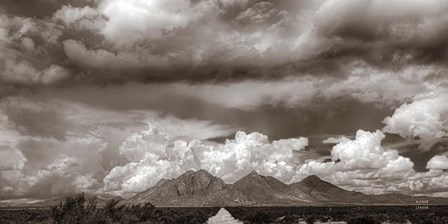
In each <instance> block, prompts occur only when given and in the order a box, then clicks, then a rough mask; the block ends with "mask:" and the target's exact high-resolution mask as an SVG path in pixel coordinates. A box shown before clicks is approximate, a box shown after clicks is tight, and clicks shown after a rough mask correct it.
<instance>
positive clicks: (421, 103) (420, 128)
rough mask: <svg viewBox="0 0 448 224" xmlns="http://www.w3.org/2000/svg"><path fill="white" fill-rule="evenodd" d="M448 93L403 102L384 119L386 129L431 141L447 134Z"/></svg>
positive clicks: (408, 136) (403, 135)
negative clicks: (408, 102) (407, 102)
mask: <svg viewBox="0 0 448 224" xmlns="http://www.w3.org/2000/svg"><path fill="white" fill-rule="evenodd" d="M447 102H448V95H447V94H446V93H443V94H440V95H432V96H431V95H430V96H428V97H425V98H422V99H419V98H417V99H415V100H414V102H412V103H410V104H403V105H402V106H400V107H399V108H398V109H397V110H396V111H395V113H394V114H393V115H392V116H390V117H387V118H385V119H384V123H385V124H386V127H385V128H384V131H386V132H389V133H394V134H399V135H400V136H402V137H404V138H415V137H418V138H421V139H423V140H425V141H431V140H435V139H438V138H443V137H446V136H447V133H448V123H447V120H448V103H447Z"/></svg>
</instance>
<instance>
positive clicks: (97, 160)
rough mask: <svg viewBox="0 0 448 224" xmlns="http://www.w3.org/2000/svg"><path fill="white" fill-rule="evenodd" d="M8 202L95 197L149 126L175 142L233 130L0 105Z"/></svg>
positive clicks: (150, 116)
mask: <svg viewBox="0 0 448 224" xmlns="http://www.w3.org/2000/svg"><path fill="white" fill-rule="evenodd" d="M0 115H1V117H2V120H0V121H1V122H2V129H0V131H1V133H2V136H1V137H0V155H1V156H0V189H2V192H1V196H2V197H11V196H34V197H45V196H46V197H50V196H53V195H64V194H69V193H75V192H82V191H86V192H95V191H96V190H97V189H99V188H101V187H102V186H103V181H102V180H103V178H104V177H105V176H106V175H108V173H109V171H110V169H112V168H113V167H115V166H116V165H117V164H119V163H122V162H126V160H127V157H125V156H121V155H120V153H119V146H120V145H121V144H122V141H124V140H125V139H127V138H128V137H129V136H132V134H133V133H134V132H136V131H138V130H140V129H141V128H143V127H146V125H147V124H148V123H150V124H152V125H157V126H160V127H163V128H164V130H165V131H166V133H167V135H168V136H171V138H173V139H185V140H190V139H200V140H205V139H209V138H216V137H222V136H228V135H230V134H231V133H233V130H232V129H231V128H228V127H227V126H224V125H218V124H213V123H212V122H209V121H198V120H181V119H178V118H175V117H170V116H164V117H162V116H160V115H158V114H157V113H156V112H153V111H127V112H126V113H123V112H120V111H110V110H104V109H101V108H95V107H89V106H87V105H83V104H77V103H73V102H67V101H61V100H49V99H46V100H42V99H38V98H32V97H30V98H28V97H27V98H25V97H10V98H7V99H4V100H3V101H2V103H1V104H0Z"/></svg>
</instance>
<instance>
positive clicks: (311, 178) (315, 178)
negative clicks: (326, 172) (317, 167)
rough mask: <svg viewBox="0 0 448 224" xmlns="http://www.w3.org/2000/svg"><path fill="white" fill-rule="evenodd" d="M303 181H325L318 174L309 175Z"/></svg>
mask: <svg viewBox="0 0 448 224" xmlns="http://www.w3.org/2000/svg"><path fill="white" fill-rule="evenodd" d="M302 181H303V182H320V181H323V180H322V179H320V178H319V177H318V176H316V175H309V176H307V177H305V178H304V179H303V180H302Z"/></svg>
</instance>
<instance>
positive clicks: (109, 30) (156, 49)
mask: <svg viewBox="0 0 448 224" xmlns="http://www.w3.org/2000/svg"><path fill="white" fill-rule="evenodd" d="M25 2H26V3H27V4H25ZM29 4H32V5H31V6H30V5H29ZM0 7H1V8H2V9H3V11H4V12H5V13H6V14H8V16H6V15H4V17H3V18H2V20H3V21H2V24H1V25H2V26H1V27H2V28H3V30H4V32H2V34H3V36H2V41H1V42H2V50H3V52H4V53H3V58H2V59H1V63H2V64H5V65H3V67H5V68H4V70H5V71H4V72H3V73H11V72H14V73H16V74H18V75H17V76H20V77H15V78H10V77H9V76H8V75H4V74H3V75H2V80H3V82H5V83H13V84H25V85H36V84H37V85H42V84H45V85H47V84H52V83H57V82H61V81H65V83H66V84H70V83H73V82H81V83H83V82H94V83H116V82H126V81H141V82H160V81H164V82H169V81H178V80H189V81H196V82H200V81H210V80H215V81H218V82H220V81H232V80H234V81H235V80H240V79H271V80H272V79H278V78H279V77H285V76H298V75H303V74H313V75H319V76H322V75H324V76H328V75H333V76H339V77H341V76H343V77H345V76H346V75H347V71H349V70H351V69H353V65H352V63H351V62H358V61H362V62H364V63H367V64H368V65H369V66H374V67H378V68H381V69H387V70H391V69H393V70H397V69H398V70H400V69H402V68H405V67H406V66H409V64H419V65H422V64H425V65H435V66H444V65H443V63H442V62H443V61H444V60H446V52H447V44H448V41H447V40H446V38H443V37H445V36H447V34H448V28H446V27H448V26H447V24H448V17H447V16H446V13H445V12H446V11H447V10H448V5H447V4H446V3H445V2H443V1H435V0H434V1H429V2H425V3H422V2H419V1H416V2H414V3H412V4H411V3H407V2H404V1H399V0H395V1H390V2H384V1H351V2H343V3H336V1H330V0H328V1H292V0H283V1H249V0H247V1H230V0H216V1H191V2H190V1H183V0H179V1H177V2H164V1H151V2H146V1H138V0H133V1H116V0H102V1H81V0H79V1H75V0H73V1H51V0H39V1H33V2H32V3H28V1H3V2H2V4H1V5H0ZM137 9H138V10H137ZM11 66H13V67H23V68H22V69H20V72H17V71H8V70H7V69H6V68H8V67H11ZM16 70H18V69H16ZM56 73H57V75H56ZM33 74H34V75H33ZM36 74H38V75H36ZM61 74H63V75H61Z"/></svg>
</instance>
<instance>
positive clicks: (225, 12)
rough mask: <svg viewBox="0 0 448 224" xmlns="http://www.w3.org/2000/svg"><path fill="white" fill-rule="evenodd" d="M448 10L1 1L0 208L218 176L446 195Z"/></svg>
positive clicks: (443, 6) (397, 5) (407, 0)
mask: <svg viewBox="0 0 448 224" xmlns="http://www.w3.org/2000/svg"><path fill="white" fill-rule="evenodd" d="M447 36H448V1H446V0H389V1H381V0H353V1H338V0H277V1H258V0H170V1H165V0H151V1H149V0H33V1H29V0H2V1H1V2H0V199H17V198H50V197H56V196H61V195H67V194H72V193H76V192H88V193H92V194H97V195H101V196H113V195H119V196H123V197H129V196H132V195H133V194H135V193H137V192H140V191H143V190H145V189H147V188H149V187H151V186H153V185H154V184H155V183H157V182H158V181H159V180H160V179H162V178H173V177H177V176H178V175H180V174H182V173H184V172H185V171H187V170H190V169H205V170H208V171H209V172H210V173H211V174H213V175H215V176H217V177H220V178H222V179H223V180H224V181H226V182H228V183H232V182H234V181H236V180H238V179H239V178H241V177H242V176H244V175H246V174H248V173H249V172H250V171H251V170H256V171H258V172H259V173H260V174H262V175H271V176H273V177H275V178H277V179H279V180H281V181H283V182H285V183H293V182H297V181H300V180H301V179H303V178H304V177H306V176H308V175H311V174H316V175H318V176H319V177H321V178H323V179H324V180H327V181H330V182H332V183H334V184H336V185H338V186H341V187H343V188H345V189H348V190H356V191H360V192H364V193H368V194H380V193H391V192H397V193H404V194H410V195H421V194H423V195H430V196H443V197H448V157H447V155H448V38H447Z"/></svg>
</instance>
